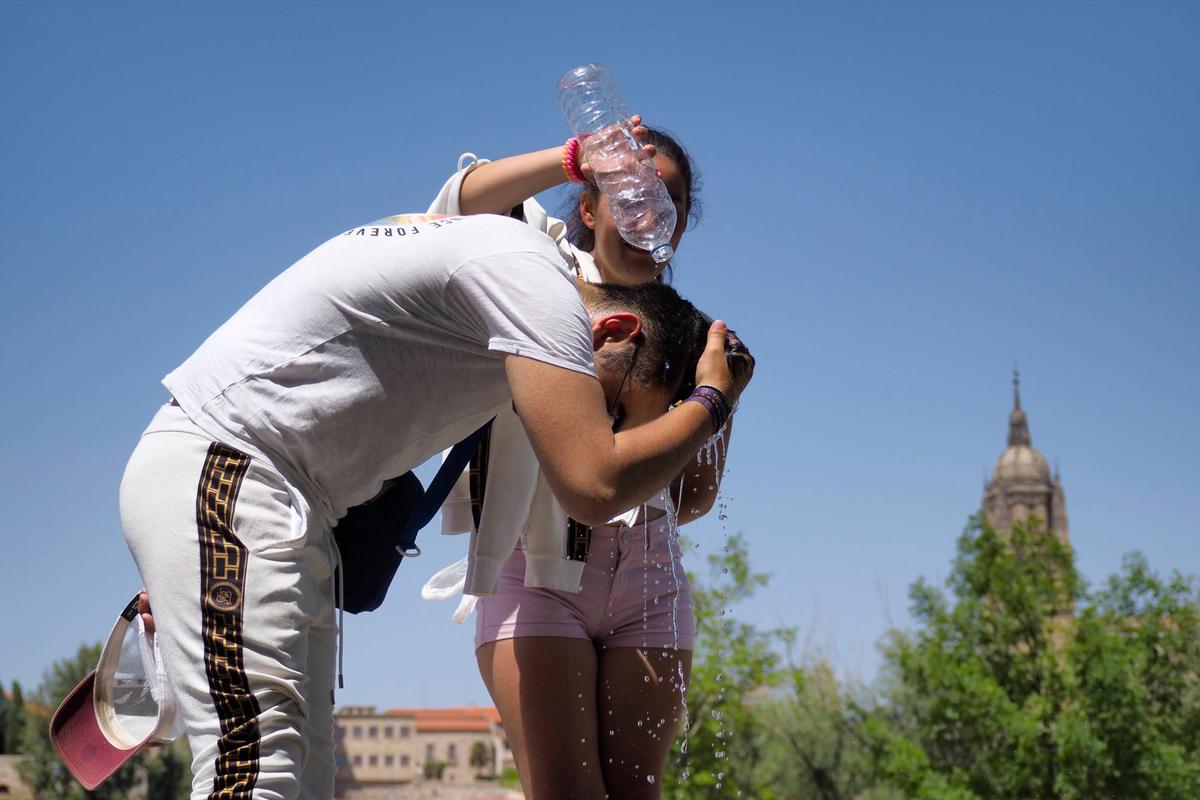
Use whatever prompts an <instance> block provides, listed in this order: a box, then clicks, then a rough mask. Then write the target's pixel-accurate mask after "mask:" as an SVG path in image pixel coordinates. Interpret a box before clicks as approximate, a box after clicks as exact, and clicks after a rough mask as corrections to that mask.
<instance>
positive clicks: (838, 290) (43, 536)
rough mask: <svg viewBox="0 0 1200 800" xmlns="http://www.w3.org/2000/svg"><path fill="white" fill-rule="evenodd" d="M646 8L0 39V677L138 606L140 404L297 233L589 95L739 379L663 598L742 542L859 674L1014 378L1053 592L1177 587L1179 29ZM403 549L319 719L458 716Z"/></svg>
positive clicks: (865, 13) (527, 134)
mask: <svg viewBox="0 0 1200 800" xmlns="http://www.w3.org/2000/svg"><path fill="white" fill-rule="evenodd" d="M527 7H528V10H526V8H527ZM646 8H648V7H646V6H644V5H643V6H641V7H638V6H627V5H622V4H620V3H613V2H608V3H593V4H591V5H589V6H572V7H570V9H568V8H567V7H565V6H563V4H562V3H546V4H541V5H540V6H538V7H537V9H536V10H535V9H534V7H533V4H495V3H478V4H475V3H457V4H450V3H440V4H433V3H426V4H416V3H403V4H401V3H365V2H351V3H338V4H332V3H330V4H316V3H237V4H219V3H205V4H199V3H192V4H183V3H176V4H162V3H149V2H146V3H139V4H130V3H102V4H101V3H41V2H36V3H35V2H8V3H4V4H3V5H2V6H0V99H2V100H3V109H4V111H3V119H4V122H3V126H2V127H0V269H2V270H3V284H2V285H3V298H4V300H3V311H2V312H0V313H2V314H3V320H4V328H5V335H4V337H3V338H2V339H0V348H2V351H0V364H2V365H3V374H4V379H3V381H4V391H3V392H0V425H2V426H3V428H2V430H3V435H2V437H0V506H2V507H3V509H4V513H3V517H2V518H0V536H2V537H3V543H4V547H3V553H4V555H3V558H2V561H0V564H2V569H3V573H2V574H3V578H4V580H3V581H0V609H3V611H2V612H0V614H2V615H3V622H4V624H3V630H4V641H5V643H6V644H5V647H4V649H3V652H2V653H0V680H3V681H5V682H6V683H7V682H8V681H10V680H11V679H13V678H18V679H20V680H21V681H23V682H25V683H26V684H36V683H37V681H38V680H39V678H40V675H41V672H42V669H43V668H44V667H45V666H46V665H47V664H48V663H49V662H50V661H52V660H53V659H55V658H59V657H62V656H64V655H66V654H68V653H70V652H73V650H74V648H75V647H76V646H77V645H78V644H79V643H80V642H81V641H84V640H97V639H100V638H102V637H103V636H104V635H106V633H107V631H108V627H109V626H110V625H111V622H112V620H113V618H114V616H115V614H116V612H117V611H118V610H119V609H120V607H121V606H122V604H123V603H124V601H125V600H126V599H127V597H128V595H129V594H131V592H132V591H133V590H134V589H136V587H137V586H138V584H139V582H138V578H137V575H136V572H135V570H134V569H133V565H132V562H131V560H130V558H129V555H128V552H127V551H126V548H125V545H124V542H123V540H122V538H121V533H120V530H119V525H118V517H117V502H116V490H117V485H118V482H119V480H120V476H121V472H122V469H123V466H124V463H125V460H126V459H127V457H128V455H129V453H130V452H131V451H132V449H133V447H134V445H135V443H136V441H137V437H138V435H139V433H140V432H141V430H142V429H143V428H144V426H145V425H146V423H147V422H148V421H149V419H150V417H151V415H152V414H153V411H154V409H155V408H156V406H157V405H158V404H160V403H161V402H163V401H164V399H165V397H166V395H165V392H164V391H163V389H162V388H161V387H160V386H159V384H158V381H159V379H160V378H161V376H162V375H164V374H165V373H166V372H168V371H169V370H170V369H172V368H173V367H175V366H176V365H177V364H178V363H179V362H180V361H182V360H183V359H184V358H186V357H187V356H188V355H189V354H190V353H191V352H192V350H193V349H194V348H195V347H196V346H197V345H198V344H199V343H200V342H201V341H202V340H203V338H204V337H205V336H206V335H207V334H208V333H209V332H210V331H211V330H212V329H213V328H215V327H216V326H217V325H219V324H220V323H221V322H222V321H224V320H225V319H226V318H227V317H228V316H229V315H230V314H231V313H232V312H233V311H234V310H235V309H236V308H237V307H238V306H239V305H240V304H241V303H242V302H244V301H245V300H246V299H247V298H249V297H250V296H251V294H253V293H254V292H255V291H256V290H257V289H258V288H259V287H260V286H261V285H262V284H264V283H265V282H266V281H267V280H268V279H270V278H271V277H272V276H273V275H275V274H276V273H277V272H279V271H280V270H282V269H284V268H285V267H287V266H288V265H289V264H290V263H291V262H292V261H294V260H295V259H296V258H298V257H299V256H301V255H303V254H304V253H305V252H307V251H308V250H309V249H311V248H312V247H314V246H315V245H317V244H318V243H320V242H321V241H323V240H324V239H325V238H327V237H329V236H331V235H332V234H334V233H337V232H339V231H341V230H344V229H345V228H347V227H350V226H351V225H354V224H356V223H361V222H365V221H368V220H372V219H375V218H378V217H381V216H383V215H385V214H389V213H398V212H404V211H412V210H422V209H424V207H425V206H426V205H427V203H428V202H429V200H430V198H431V197H432V195H433V194H434V192H435V191H436V190H437V188H438V187H439V186H440V185H441V182H442V181H443V180H444V179H445V177H446V176H447V175H448V174H449V173H450V172H451V171H452V169H453V167H454V163H455V160H456V158H457V157H458V155H459V153H460V152H462V151H464V150H473V151H475V152H477V153H480V154H486V155H489V156H500V155H505V154H511V153H515V152H520V151H524V150H529V149H533V148H541V147H547V146H550V145H553V144H555V143H557V142H561V141H562V140H563V139H564V138H565V137H566V136H567V135H568V131H567V128H566V125H565V123H564V122H563V120H562V117H561V115H560V112H559V110H558V108H557V105H556V103H555V100H554V91H553V89H554V83H555V81H556V79H557V78H558V76H559V75H560V74H561V73H562V72H563V71H565V70H566V69H568V68H569V67H572V66H574V65H576V64H578V63H582V62H585V61H600V62H602V63H605V64H607V65H608V66H609V67H610V68H611V69H612V71H613V73H614V74H615V75H616V77H617V79H618V80H619V81H620V82H621V83H622V85H623V87H624V89H625V92H626V95H627V98H628V100H629V104H630V106H631V107H632V108H634V109H635V110H638V111H641V112H642V113H643V114H645V115H646V117H647V119H648V120H649V121H650V122H651V123H654V124H660V125H665V126H667V127H669V128H671V129H672V130H674V131H676V132H677V133H678V134H679V135H680V136H681V138H683V140H684V141H685V142H686V144H687V145H688V146H689V147H690V148H691V149H692V151H693V153H694V155H695V157H696V158H697V160H698V162H699V164H700V167H701V169H702V171H703V174H704V183H705V186H704V194H703V199H704V203H705V216H704V219H703V221H702V222H701V224H700V225H699V227H697V228H696V229H695V230H694V231H693V232H691V233H689V234H688V235H687V236H686V237H685V239H684V242H683V246H682V248H681V250H680V254H679V257H678V260H677V269H676V275H677V278H676V285H677V286H678V287H679V288H680V289H681V290H682V291H683V292H684V293H685V294H687V295H689V296H691V297H692V298H693V299H694V300H695V301H696V302H697V303H698V304H699V305H701V306H702V307H704V308H705V309H707V310H709V311H711V312H713V313H714V314H716V315H718V316H721V317H724V318H725V319H727V320H729V321H730V323H731V324H732V325H733V326H734V327H736V328H737V329H738V331H739V332H740V333H741V334H742V335H743V336H744V337H745V338H746V340H747V341H748V342H749V343H750V345H751V346H752V348H753V349H754V351H755V354H756V355H757V357H758V361H759V374H758V377H757V379H756V380H755V383H754V384H753V386H752V387H751V389H750V391H749V392H748V393H747V395H746V397H745V398H744V402H743V408H742V412H741V414H740V415H739V420H738V426H737V431H736V438H735V442H734V448H733V453H732V456H731V462H730V474H729V476H728V480H727V483H726V496H727V501H728V506H729V515H728V520H727V521H726V522H725V523H722V522H721V521H719V520H718V519H716V518H715V515H714V518H712V519H709V520H705V521H702V522H700V523H697V524H696V525H695V526H693V529H692V530H691V531H690V535H691V536H692V537H693V538H694V539H696V540H697V541H698V542H699V543H700V545H701V547H700V549H699V550H697V551H695V554H694V557H693V558H692V559H691V566H692V567H693V568H694V567H698V566H699V565H700V563H701V559H700V556H702V555H703V554H704V553H706V552H712V551H714V550H717V549H719V548H720V547H721V545H722V543H723V541H724V537H725V536H726V535H728V534H729V533H732V532H734V531H743V532H745V534H746V535H747V537H748V538H749V541H750V543H751V554H752V558H753V560H754V562H755V564H756V565H757V566H758V567H760V568H762V569H765V570H769V571H771V572H772V573H773V574H774V578H773V580H772V583H771V585H770V587H769V588H768V589H767V590H765V591H764V592H763V593H762V595H761V596H760V597H759V598H757V599H755V600H754V601H752V602H750V603H748V604H746V605H745V606H743V607H740V608H738V610H737V612H736V613H737V615H738V617H739V618H741V619H749V620H752V621H754V622H757V623H759V624H762V625H776V624H780V623H783V624H789V625H795V626H799V627H800V628H801V631H802V633H804V634H807V635H809V642H810V647H811V648H812V651H813V652H814V653H819V654H823V655H825V656H827V657H829V658H831V660H832V661H833V662H834V663H835V664H836V665H837V666H838V668H839V669H840V670H842V671H843V672H844V673H848V674H851V675H858V676H861V677H864V678H870V677H871V676H873V675H874V674H875V671H876V669H877V667H878V664H879V657H878V655H877V652H876V650H875V647H876V643H877V641H878V640H879V638H880V636H881V635H882V634H883V632H884V631H885V629H886V628H887V626H888V624H889V620H890V621H891V622H894V623H895V624H900V625H904V624H907V599H906V590H907V587H908V585H909V584H910V583H911V582H912V581H913V580H914V579H916V578H917V577H918V576H922V575H924V576H928V577H930V578H933V579H935V580H940V579H941V577H942V576H944V575H945V573H946V571H947V568H948V564H949V561H950V559H951V557H952V556H953V552H954V541H955V538H956V536H957V535H958V533H959V532H960V530H961V528H962V526H963V524H964V523H965V521H966V519H967V517H968V515H969V514H971V513H972V512H973V511H974V510H975V509H976V508H978V504H979V501H980V495H981V485H982V477H983V474H984V471H985V470H989V469H990V468H991V464H992V462H993V461H994V459H995V458H996V456H997V455H998V454H999V453H1000V451H1001V450H1002V449H1003V447H1004V437H1005V431H1006V424H1007V414H1008V410H1009V407H1010V403H1011V387H1010V383H1009V381H1010V373H1011V370H1012V367H1013V364H1014V362H1017V363H1019V365H1020V369H1021V372H1022V375H1023V399H1024V401H1025V403H1024V404H1025V407H1026V409H1027V411H1028V412H1029V418H1030V425H1031V429H1032V433H1033V441H1034V445H1035V446H1036V447H1038V448H1039V449H1041V451H1042V452H1043V453H1044V454H1045V455H1046V456H1047V458H1049V459H1050V461H1051V462H1052V463H1054V462H1055V461H1057V462H1058V463H1059V464H1060V465H1061V468H1062V475H1063V481H1064V483H1065V486H1066V491H1067V503H1068V510H1069V513H1070V517H1071V533H1072V540H1073V542H1074V544H1075V545H1076V547H1077V548H1078V553H1079V560H1080V564H1081V567H1082V569H1083V571H1084V573H1085V574H1086V575H1087V576H1088V577H1089V578H1090V579H1091V580H1093V581H1096V580H1099V579H1102V578H1103V577H1104V576H1106V575H1107V574H1109V573H1111V572H1113V571H1114V570H1116V569H1117V567H1118V566H1119V563H1120V558H1121V555H1122V554H1123V553H1125V552H1128V551H1130V550H1133V549H1140V550H1142V551H1144V552H1145V553H1146V554H1147V555H1148V557H1149V558H1150V561H1151V563H1152V564H1153V565H1154V566H1155V567H1157V568H1159V569H1164V570H1169V569H1174V568H1178V569H1181V570H1183V571H1185V572H1193V573H1200V546H1198V545H1197V541H1198V540H1200V465H1198V460H1197V455H1198V454H1200V413H1198V409H1200V397H1198V395H1200V322H1198V321H1197V320H1198V318H1200V313H1198V305H1200V303H1198V301H1197V297H1198V295H1200V148H1198V147H1197V142H1200V79H1198V77H1197V76H1198V75H1200V48H1198V47H1197V45H1196V43H1197V41H1200V10H1198V7H1197V6H1196V5H1195V4H1189V3H1156V2H1138V3H1132V2H1131V3H1126V4H1112V3H1099V2H1089V3H1084V2H1069V3H1045V2H1041V3H1005V4H998V3H996V4H992V3H950V2H946V3H907V4H900V3H882V4H870V5H868V4H858V3H836V4H834V3H830V4H826V5H811V4H802V3H782V2H781V3H763V4H756V3H744V4H731V3H722V4H719V5H718V4H711V5H710V4H705V3H698V2H681V3H658V4H655V5H654V6H653V7H652V9H653V10H652V11H649V12H648V11H647V10H646ZM650 14H652V16H650ZM605 16H610V17H611V18H612V19H614V20H619V21H618V22H606V23H603V24H600V23H597V24H596V25H595V27H594V28H589V27H588V21H589V20H597V21H598V20H601V19H603V18H604V17H605ZM589 30H595V31H596V35H592V36H589V35H588V33H589ZM546 199H547V200H548V201H549V202H551V203H553V204H555V205H556V204H557V202H558V198H557V197H553V196H552V197H549V198H546ZM425 544H426V548H427V557H426V558H424V559H422V560H421V561H419V562H412V563H406V564H405V565H404V566H403V568H402V570H401V576H400V579H399V580H398V581H397V583H396V584H395V585H394V586H393V589H392V593H391V595H390V597H389V600H388V603H387V605H386V606H385V607H384V608H383V609H382V611H381V612H379V613H377V614H375V615H372V616H369V617H364V618H361V619H360V618H353V619H350V621H349V625H348V631H347V640H346V645H347V652H346V664H347V673H348V684H347V687H346V689H345V691H344V692H343V693H342V694H341V695H340V697H339V700H340V701H342V702H368V703H377V704H380V705H413V704H417V703H430V704H452V703H453V704H457V703H464V702H477V703H481V702H486V700H487V697H486V693H485V691H484V690H483V688H482V685H481V683H480V681H479V679H478V677H477V675H476V671H475V666H474V659H473V657H472V652H471V634H472V629H471V626H470V625H468V626H454V625H453V624H451V623H450V621H449V616H450V613H451V611H452V606H451V604H436V605H429V604H424V603H422V602H421V601H420V600H419V599H418V598H417V597H416V592H417V589H418V587H419V586H420V584H421V583H422V582H423V581H424V579H425V578H426V577H427V576H428V575H429V574H430V573H431V572H432V571H433V570H434V569H436V568H437V567H440V566H442V565H443V564H444V563H447V562H449V561H451V560H453V559H455V558H457V557H458V556H459V555H460V554H461V553H462V550H463V547H464V546H465V540H462V539H457V538H454V539H442V538H441V537H438V536H435V535H427V536H426V537H425Z"/></svg>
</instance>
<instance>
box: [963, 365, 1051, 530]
mask: <svg viewBox="0 0 1200 800" xmlns="http://www.w3.org/2000/svg"><path fill="white" fill-rule="evenodd" d="M982 511H983V515H984V518H985V519H986V520H987V521H988V522H989V523H991V525H992V527H993V528H994V529H995V530H996V531H1006V530H1008V529H1010V528H1012V526H1013V524H1014V523H1017V522H1024V521H1025V520H1027V519H1030V518H1031V517H1038V518H1039V519H1041V520H1042V522H1044V523H1045V524H1046V527H1047V528H1048V529H1049V530H1050V531H1051V532H1052V533H1054V534H1055V535H1056V536H1057V537H1058V538H1059V539H1060V540H1061V541H1062V542H1063V543H1064V544H1069V543H1070V533H1069V526H1068V523H1067V498H1066V495H1065V494H1064V492H1063V487H1062V479H1061V477H1060V476H1059V474H1058V468H1057V467H1056V468H1055V470H1054V474H1053V475H1051V474H1050V465H1049V464H1047V463H1046V459H1045V458H1044V457H1043V456H1042V454H1041V453H1039V452H1038V451H1037V450H1035V449H1034V448H1033V442H1032V439H1031V437H1030V435H1029V420H1028V419H1027V418H1026V416H1025V411H1024V410H1023V409H1022V408H1021V377H1020V375H1019V374H1016V373H1014V374H1013V409H1012V413H1010V414H1009V415H1008V448H1007V449H1006V450H1005V451H1004V452H1003V453H1001V454H1000V457H999V458H997V459H996V466H995V467H994V468H993V469H992V476H991V478H990V479H985V481H984V486H983V509H982Z"/></svg>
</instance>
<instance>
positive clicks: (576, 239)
mask: <svg viewBox="0 0 1200 800" xmlns="http://www.w3.org/2000/svg"><path fill="white" fill-rule="evenodd" d="M641 141H642V143H643V144H652V145H654V147H655V149H656V150H657V151H658V153H659V154H660V155H663V156H666V157H667V158H669V159H671V161H672V162H674V164H675V166H677V167H679V172H680V174H682V175H683V181H684V183H685V184H686V185H687V198H686V199H685V201H684V208H685V209H686V215H687V228H691V227H692V226H693V225H695V224H696V223H697V222H699V221H700V211H701V207H700V199H699V197H698V194H699V193H700V171H699V170H698V169H697V168H696V165H695V163H693V162H692V157H691V156H690V155H689V154H688V151H687V150H686V149H684V147H683V145H681V144H680V143H679V140H677V139H676V138H675V137H674V136H672V135H671V134H670V133H668V132H667V131H665V130H663V129H661V128H651V127H649V126H646V135H645V136H644V137H642V140H641ZM584 193H587V194H590V195H591V196H592V199H599V197H600V187H599V186H597V185H596V184H595V182H588V183H585V184H584V185H583V186H581V187H580V188H579V191H578V192H572V193H571V194H570V195H569V197H568V201H567V202H566V203H564V204H563V207H562V210H561V212H560V213H561V215H562V218H563V219H564V220H566V222H567V240H568V241H569V242H571V244H573V245H575V246H576V247H578V248H579V249H580V250H584V251H586V252H588V253H590V252H592V250H593V249H595V247H596V233H595V231H593V230H592V229H591V228H589V227H588V226H587V225H584V224H583V218H582V217H580V216H579V199H580V198H581V197H582V196H583V195H584ZM685 230H686V228H685Z"/></svg>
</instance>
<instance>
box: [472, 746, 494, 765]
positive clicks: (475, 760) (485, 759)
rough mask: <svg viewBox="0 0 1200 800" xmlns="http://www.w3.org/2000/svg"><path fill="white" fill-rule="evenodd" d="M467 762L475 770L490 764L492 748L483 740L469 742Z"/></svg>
mask: <svg viewBox="0 0 1200 800" xmlns="http://www.w3.org/2000/svg"><path fill="white" fill-rule="evenodd" d="M468 763H469V764H470V765H471V766H472V767H474V768H475V769H477V770H480V769H483V768H484V767H488V766H491V763H492V748H491V747H489V746H488V745H487V744H486V743H485V742H472V743H471V756H470V758H469V760H468Z"/></svg>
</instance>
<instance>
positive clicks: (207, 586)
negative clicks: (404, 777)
mask: <svg viewBox="0 0 1200 800" xmlns="http://www.w3.org/2000/svg"><path fill="white" fill-rule="evenodd" d="M121 524H122V526H123V527H124V530H125V539H126V541H127V542H128V543H129V549H130V551H131V552H132V553H133V557H134V560H135V561H137V565H138V570H139V571H140V572H141V574H142V579H143V580H144V581H145V583H146V587H147V589H148V590H149V593H150V603H151V606H152V608H153V612H154V621H155V625H156V627H157V630H158V633H157V636H158V638H159V642H160V648H161V654H162V658H163V660H164V663H165V667H166V673H167V679H168V682H169V683H170V685H171V688H172V690H173V691H174V692H175V696H176V698H177V699H178V702H179V710H180V713H181V715H182V717H183V721H184V725H185V727H186V730H187V735H188V740H189V743H190V744H191V748H192V759H193V760H192V772H193V775H194V778H193V782H192V800H204V798H220V799H221V800H240V799H241V798H273V799H274V798H279V799H280V800H282V798H289V799H290V798H320V800H327V798H330V797H332V796H333V778H334V756H333V703H332V674H333V659H334V647H335V641H334V640H335V630H334V624H333V608H332V593H331V591H330V585H331V581H330V575H331V569H332V559H331V547H332V545H331V534H330V531H329V529H328V527H327V526H326V525H325V524H324V523H320V522H316V521H313V522H311V523H310V519H309V514H308V510H307V505H306V503H305V501H304V499H303V498H302V497H301V496H300V495H299V493H298V492H296V491H294V490H293V489H291V488H290V487H289V486H288V484H287V483H286V482H285V481H284V480H283V478H281V477H280V476H279V475H278V473H276V472H275V471H274V470H273V469H271V468H270V467H269V466H268V465H266V464H264V463H262V462H261V460H259V459H251V458H250V457H249V456H247V455H244V454H242V453H240V452H238V451H237V450H233V449H231V448H229V447H226V446H224V445H221V444H218V443H216V442H213V441H212V440H211V439H209V438H207V437H206V436H204V435H203V434H202V433H201V432H200V431H199V429H198V428H195V426H194V425H193V424H192V423H191V422H190V421H189V420H188V419H187V417H186V416H185V415H184V414H183V412H182V411H180V410H179V409H178V408H177V407H175V406H168V407H165V408H164V409H163V410H162V411H160V412H159V415H158V416H157V417H156V418H155V421H154V423H152V424H151V426H150V429H149V430H148V431H147V432H146V433H145V434H144V435H143V436H142V439H141V442H140V443H139V444H138V447H137V449H136V450H135V451H134V453H133V456H132V457H131V458H130V460H129V465H128V466H127V467H126V470H125V477H124V480H123V481H122V483H121Z"/></svg>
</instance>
